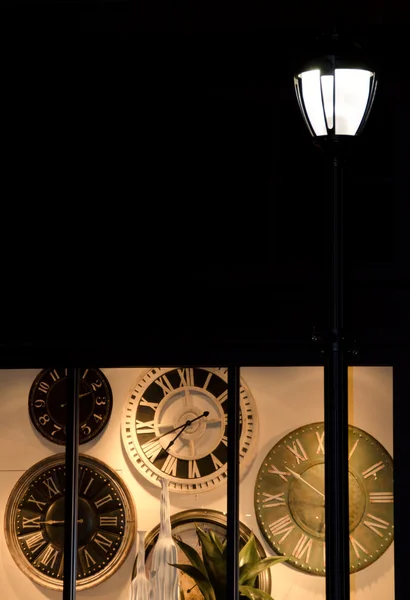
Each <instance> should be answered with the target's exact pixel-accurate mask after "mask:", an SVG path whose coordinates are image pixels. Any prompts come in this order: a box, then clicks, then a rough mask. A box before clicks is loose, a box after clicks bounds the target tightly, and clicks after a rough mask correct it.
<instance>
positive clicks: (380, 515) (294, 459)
mask: <svg viewBox="0 0 410 600" xmlns="http://www.w3.org/2000/svg"><path fill="white" fill-rule="evenodd" d="M348 458H349V516H350V521H349V523H350V572H351V573H354V572H355V571H360V570H361V569H364V568H365V567H367V566H369V565H370V564H372V563H374V562H375V561H376V560H377V559H378V558H379V557H380V556H381V555H382V554H383V553H384V552H385V551H386V550H387V548H388V547H389V546H390V544H391V543H392V541H393V538H394V520H393V459H392V457H391V456H390V454H389V453H388V452H387V450H386V449H385V448H384V447H383V446H382V444H380V442H378V441H377V440H376V439H375V438H374V437H373V436H371V435H370V434H369V433H367V432H366V431H363V430H362V429H359V428H358V427H354V426H353V425H349V456H348ZM324 460H325V456H324V423H323V422H319V423H310V424H308V425H304V426H303V427H299V428H298V429H295V430H294V431H291V432H290V433H289V434H288V435H286V436H285V437H283V438H282V439H281V440H279V442H277V443H276V444H275V445H274V446H273V447H272V448H271V450H270V451H269V452H268V454H267V455H266V456H265V458H264V459H263V462H262V464H261V466H260V469H259V472H258V475H257V478H256V483H255V495H254V504H255V513H256V518H257V521H258V525H259V528H260V530H261V532H262V534H263V536H264V537H265V539H266V541H267V543H268V544H269V545H270V547H271V548H272V549H273V550H274V551H275V552H276V553H277V554H282V555H284V554H287V555H291V556H292V557H293V558H292V559H291V560H289V561H288V562H289V563H290V564H291V565H292V566H293V567H295V568H297V569H300V570H302V571H304V572H306V573H311V574H313V575H325V573H326V565H325V486H324V472H325V470H324Z"/></svg>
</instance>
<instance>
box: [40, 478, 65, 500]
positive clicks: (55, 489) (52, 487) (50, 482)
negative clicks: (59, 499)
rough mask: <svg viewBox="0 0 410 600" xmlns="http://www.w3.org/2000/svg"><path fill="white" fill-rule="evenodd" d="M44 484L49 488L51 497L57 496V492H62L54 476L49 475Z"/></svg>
mask: <svg viewBox="0 0 410 600" xmlns="http://www.w3.org/2000/svg"><path fill="white" fill-rule="evenodd" d="M43 484H44V485H45V486H46V488H47V491H48V496H49V498H52V497H53V496H57V494H61V492H60V490H59V489H58V487H57V485H56V483H55V481H54V479H53V478H52V477H48V478H47V479H45V480H44V481H43Z"/></svg>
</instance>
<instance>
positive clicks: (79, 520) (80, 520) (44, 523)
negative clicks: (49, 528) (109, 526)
mask: <svg viewBox="0 0 410 600" xmlns="http://www.w3.org/2000/svg"><path fill="white" fill-rule="evenodd" d="M60 523H65V521H54V520H53V519H51V520H49V521H41V524H42V525H60ZM77 523H84V519H78V521H77Z"/></svg>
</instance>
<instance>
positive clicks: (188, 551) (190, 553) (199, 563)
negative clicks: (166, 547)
mask: <svg viewBox="0 0 410 600" xmlns="http://www.w3.org/2000/svg"><path fill="white" fill-rule="evenodd" d="M172 537H173V540H174V542H175V543H176V544H177V546H178V547H179V548H180V549H181V550H182V552H183V553H184V554H185V556H186V557H187V559H188V560H189V562H190V563H191V565H193V566H194V567H196V568H197V569H198V571H201V573H202V574H203V575H206V576H208V574H207V570H206V567H205V565H204V562H203V560H202V558H201V557H200V555H199V554H198V552H197V551H196V550H195V548H192V546H190V545H189V544H186V543H185V542H183V541H182V540H180V539H179V538H177V537H174V536H172Z"/></svg>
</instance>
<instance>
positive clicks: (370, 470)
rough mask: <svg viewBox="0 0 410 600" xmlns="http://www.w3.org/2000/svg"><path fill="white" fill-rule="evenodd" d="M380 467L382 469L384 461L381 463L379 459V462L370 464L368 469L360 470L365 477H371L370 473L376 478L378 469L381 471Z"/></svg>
mask: <svg viewBox="0 0 410 600" xmlns="http://www.w3.org/2000/svg"><path fill="white" fill-rule="evenodd" d="M382 469H384V463H383V461H379V462H377V463H375V464H374V465H372V466H371V467H369V468H368V469H366V470H365V471H362V475H363V477H364V478H365V479H367V478H368V477H371V476H372V475H373V477H374V478H375V479H377V477H376V473H377V472H378V471H381V470H382Z"/></svg>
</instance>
